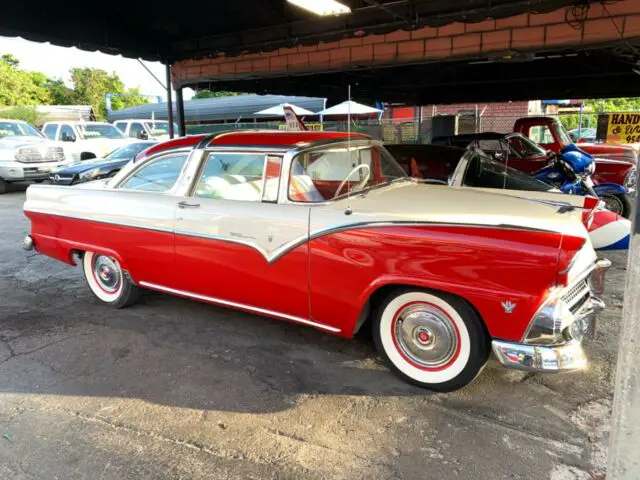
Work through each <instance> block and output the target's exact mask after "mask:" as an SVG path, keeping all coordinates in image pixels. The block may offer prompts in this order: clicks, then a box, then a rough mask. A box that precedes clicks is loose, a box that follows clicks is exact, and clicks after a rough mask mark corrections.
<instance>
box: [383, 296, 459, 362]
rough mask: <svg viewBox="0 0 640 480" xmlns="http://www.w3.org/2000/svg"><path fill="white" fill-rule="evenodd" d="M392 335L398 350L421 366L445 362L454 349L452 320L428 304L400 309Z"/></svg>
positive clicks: (451, 355)
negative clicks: (394, 336)
mask: <svg viewBox="0 0 640 480" xmlns="http://www.w3.org/2000/svg"><path fill="white" fill-rule="evenodd" d="M395 335H396V339H397V343H398V346H399V347H400V350H401V351H402V353H404V355H405V356H406V357H408V358H409V359H410V360H411V361H412V362H414V363H417V364H418V365H420V366H424V367H429V368H435V367H439V366H442V365H445V364H447V363H448V362H449V361H451V359H452V358H453V357H454V355H455V354H456V352H457V350H458V337H457V335H456V329H455V327H454V325H453V321H452V320H451V319H450V318H449V317H448V316H447V315H446V314H445V313H444V312H443V311H441V310H440V309H438V308H436V307H434V306H432V305H428V304H416V305H410V306H408V307H406V308H405V309H404V310H402V311H401V312H400V314H399V315H398V317H397V319H396V324H395Z"/></svg>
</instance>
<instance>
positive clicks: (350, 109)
mask: <svg viewBox="0 0 640 480" xmlns="http://www.w3.org/2000/svg"><path fill="white" fill-rule="evenodd" d="M374 113H375V114H379V113H382V110H379V109H377V108H373V107H369V106H367V105H363V104H361V103H358V102H354V101H353V100H347V101H344V102H342V103H339V104H338V105H334V106H333V107H329V108H326V109H324V110H322V111H320V112H317V113H316V115H322V116H323V117H326V116H327V115H352V116H353V115H372V114H374Z"/></svg>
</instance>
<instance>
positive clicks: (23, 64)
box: [0, 37, 193, 100]
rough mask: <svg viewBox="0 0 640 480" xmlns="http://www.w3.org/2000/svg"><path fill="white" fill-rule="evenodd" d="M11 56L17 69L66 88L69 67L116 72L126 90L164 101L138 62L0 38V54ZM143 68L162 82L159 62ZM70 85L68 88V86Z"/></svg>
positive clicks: (186, 95) (159, 88) (188, 93)
mask: <svg viewBox="0 0 640 480" xmlns="http://www.w3.org/2000/svg"><path fill="white" fill-rule="evenodd" d="M5 53H11V54H12V55H14V56H15V57H16V58H17V59H18V60H20V68H22V69H23V70H32V71H38V72H42V73H44V74H45V75H47V76H49V77H52V78H62V79H63V80H64V81H65V82H66V83H67V84H69V85H70V75H69V70H70V69H71V68H72V67H91V68H101V69H103V70H106V71H107V72H109V73H111V72H116V73H117V74H118V76H119V77H120V78H121V79H122V81H123V82H124V84H125V86H126V87H127V88H135V87H139V88H140V92H141V93H144V94H147V95H160V96H161V97H162V98H163V100H165V99H166V91H165V90H164V88H163V87H162V86H161V85H160V84H159V83H158V82H157V81H156V80H155V79H154V78H153V77H152V76H151V75H149V73H148V72H147V71H146V70H145V69H144V68H143V67H142V65H140V63H139V62H138V60H136V59H129V58H123V57H122V56H120V55H107V54H104V53H100V52H87V51H84V50H78V49H77V48H75V47H71V48H66V47H57V46H55V45H51V44H49V43H38V42H30V41H28V40H24V39H22V38H19V37H0V55H3V54H5ZM145 65H146V66H147V67H149V69H150V70H151V71H152V72H153V73H154V75H155V76H156V77H158V79H160V80H161V81H162V82H163V83H164V81H165V76H166V72H165V68H164V65H162V64H161V63H160V62H145ZM70 86H71V85H70ZM192 96H193V91H192V90H190V89H185V90H184V98H185V100H186V99H189V98H191V97H192Z"/></svg>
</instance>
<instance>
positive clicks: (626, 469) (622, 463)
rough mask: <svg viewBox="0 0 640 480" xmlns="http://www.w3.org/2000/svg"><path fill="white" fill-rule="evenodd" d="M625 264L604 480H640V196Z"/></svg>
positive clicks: (637, 199) (638, 196) (639, 196)
mask: <svg viewBox="0 0 640 480" xmlns="http://www.w3.org/2000/svg"><path fill="white" fill-rule="evenodd" d="M635 204H636V205H635V212H634V215H633V217H634V218H633V225H632V227H631V234H632V237H631V246H630V249H629V257H628V260H627V280H626V285H625V289H624V306H623V309H622V327H621V329H620V341H619V342H618V366H617V371H616V384H615V393H614V396H613V417H612V419H611V436H610V438H609V460H608V468H607V480H637V479H639V478H640V195H638V194H636V201H635Z"/></svg>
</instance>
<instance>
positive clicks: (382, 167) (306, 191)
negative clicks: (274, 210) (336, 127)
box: [289, 145, 408, 202]
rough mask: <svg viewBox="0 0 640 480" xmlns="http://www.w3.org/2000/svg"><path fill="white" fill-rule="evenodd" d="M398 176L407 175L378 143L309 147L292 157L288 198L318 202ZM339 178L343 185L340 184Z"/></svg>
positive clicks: (382, 182) (389, 180)
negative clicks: (318, 148)
mask: <svg viewBox="0 0 640 480" xmlns="http://www.w3.org/2000/svg"><path fill="white" fill-rule="evenodd" d="M398 178H408V177H407V174H406V173H405V172H404V170H402V167H401V166H400V165H398V163H397V162H396V161H395V159H394V158H393V157H392V156H391V154H390V153H389V152H387V150H386V149H385V148H384V147H381V146H379V145H365V146H353V147H350V148H346V147H334V148H323V149H320V150H312V151H309V152H305V153H302V154H300V155H298V156H297V157H296V158H295V159H294V160H293V163H292V165H291V178H290V181H289V199H290V200H293V201H303V202H322V201H326V200H331V199H332V198H334V197H336V196H341V195H346V194H348V193H349V192H353V191H354V189H357V191H360V190H364V189H367V188H371V187H373V186H376V185H382V184H385V183H389V182H391V181H393V180H396V179H398ZM342 182H344V185H343V186H342V188H340V185H341V183H342Z"/></svg>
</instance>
